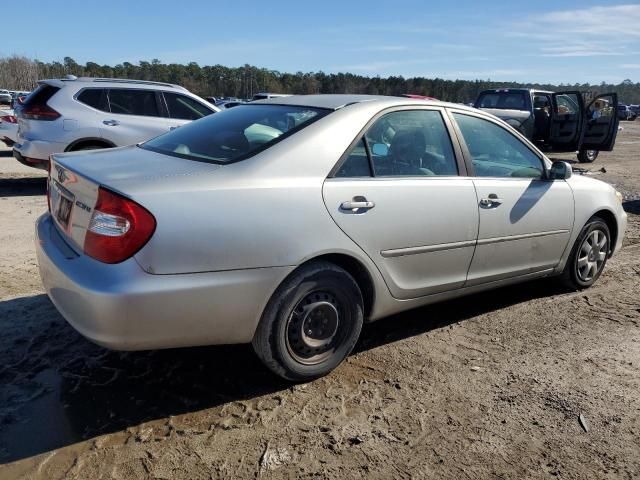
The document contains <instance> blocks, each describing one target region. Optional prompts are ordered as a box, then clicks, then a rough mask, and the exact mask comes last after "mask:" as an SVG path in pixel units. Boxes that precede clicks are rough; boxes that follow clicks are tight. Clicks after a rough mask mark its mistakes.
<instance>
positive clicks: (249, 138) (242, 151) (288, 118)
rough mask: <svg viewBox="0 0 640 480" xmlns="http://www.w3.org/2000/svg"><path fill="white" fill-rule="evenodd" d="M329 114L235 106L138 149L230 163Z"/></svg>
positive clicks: (303, 109) (284, 107)
mask: <svg viewBox="0 0 640 480" xmlns="http://www.w3.org/2000/svg"><path fill="white" fill-rule="evenodd" d="M330 111H331V110H326V109H321V108H311V107H298V106H293V105H268V104H263V105H259V104H258V105H255V104H253V105H238V106H237V107H235V108H232V109H229V110H224V111H222V112H219V113H216V114H215V115H209V116H207V117H206V118H203V119H202V120H200V121H198V122H193V123H189V124H187V125H184V126H182V127H180V128H178V129H175V130H172V131H170V132H169V133H166V134H164V135H160V136H159V137H156V138H154V139H152V140H149V141H148V142H146V143H144V144H143V145H142V148H145V149H147V150H152V151H154V152H158V153H163V154H165V155H172V156H175V157H181V158H187V159H189V160H199V161H202V162H209V163H217V164H225V163H232V162H237V161H238V160H243V159H245V158H248V157H250V156H252V155H255V154H256V153H258V152H260V151H262V150H265V149H267V148H269V147H270V146H272V145H274V144H276V143H278V142H279V141H280V140H282V139H284V138H286V137H288V136H291V135H293V134H295V133H296V132H298V131H299V130H301V129H303V128H305V127H306V126H308V125H310V124H311V123H313V122H315V121H316V120H318V119H320V118H322V117H324V116H325V115H327V114H328V113H329V112H330Z"/></svg>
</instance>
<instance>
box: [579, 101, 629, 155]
mask: <svg viewBox="0 0 640 480" xmlns="http://www.w3.org/2000/svg"><path fill="white" fill-rule="evenodd" d="M617 110H618V95H617V94H615V93H605V94H602V95H598V96H597V97H596V98H594V99H593V100H592V101H591V102H590V103H589V105H588V106H587V108H586V115H585V116H586V119H585V125H584V133H583V135H582V145H581V146H580V148H581V149H582V150H600V151H611V150H613V146H614V144H615V142H616V136H617V135H618V123H619V119H618V115H617Z"/></svg>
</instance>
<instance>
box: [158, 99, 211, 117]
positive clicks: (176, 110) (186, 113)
mask: <svg viewBox="0 0 640 480" xmlns="http://www.w3.org/2000/svg"><path fill="white" fill-rule="evenodd" d="M164 99H165V100H166V102H167V108H168V109H169V117H171V118H178V119H180V120H198V119H199V118H202V117H206V116H207V115H209V114H211V113H213V112H212V111H211V110H209V109H208V108H207V107H205V106H204V105H202V104H201V103H199V102H197V101H195V100H194V99H192V98H189V97H187V96H186V95H179V94H177V93H169V92H164Z"/></svg>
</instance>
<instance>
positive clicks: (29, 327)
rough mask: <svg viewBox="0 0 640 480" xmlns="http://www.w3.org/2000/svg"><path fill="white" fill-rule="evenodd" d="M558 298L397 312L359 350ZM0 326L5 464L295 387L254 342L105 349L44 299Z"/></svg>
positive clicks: (7, 307)
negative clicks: (265, 361) (268, 364)
mask: <svg viewBox="0 0 640 480" xmlns="http://www.w3.org/2000/svg"><path fill="white" fill-rule="evenodd" d="M554 292H557V290H554V289H553V287H551V286H550V285H549V282H548V281H547V282H540V281H539V282H532V283H529V284H527V288H512V287H507V288H503V289H499V290H494V291H491V292H488V293H483V294H482V296H480V295H479V294H478V295H474V296H472V297H469V299H468V300H467V301H465V302H460V301H449V302H444V303H440V304H436V305H432V306H429V307H423V308H419V309H416V310H413V311H409V312H405V313H402V314H399V315H395V316H393V317H389V318H387V319H384V320H380V321H378V322H375V323H372V324H367V325H365V327H364V329H363V332H362V335H361V338H360V341H359V342H358V345H357V346H356V349H355V353H359V352H363V351H366V350H370V349H373V348H376V347H379V346H382V345H386V344H389V343H393V342H396V341H399V340H402V339H404V338H408V337H411V336H415V335H420V334H423V333H426V332H429V331H431V330H434V329H438V328H443V327H446V326H448V325H451V324H453V323H458V322H462V321H464V320H467V319H469V318H472V317H474V316H476V315H479V314H482V313H486V312H491V311H494V310H497V309H500V308H503V307H506V306H509V305H513V304H515V303H519V302H524V301H528V300H531V299H532V298H536V297H540V296H547V295H550V294H553V293H554ZM0 328H2V329H3V335H2V337H1V338H0V365H2V366H1V367H0V385H3V387H2V388H1V389H0V464H2V463H7V462H12V461H15V460H19V459H22V458H26V457H30V456H33V455H37V454H40V453H43V452H47V451H50V450H53V449H56V448H60V447H64V446H67V445H71V444H73V443H76V442H78V441H82V440H85V439H89V438H93V437H96V436H99V435H103V434H108V433H113V432H117V431H121V430H125V429H127V428H128V427H132V426H136V425H139V424H140V423H143V422H145V421H149V420H154V419H163V418H167V417H169V416H172V415H179V414H184V413H190V412H197V411H200V410H204V409H209V408H213V407H216V406H221V405H224V404H228V403H231V402H234V401H241V400H247V399H251V398H255V397H259V396H262V395H267V394H271V393H275V392H278V391H281V390H285V389H287V388H290V387H291V384H290V383H288V382H285V381H283V380H280V379H279V378H278V377H276V376H274V375H273V374H271V373H270V372H269V371H268V370H267V369H266V368H265V367H263V366H262V365H261V364H260V362H259V361H258V359H257V358H256V356H255V355H254V354H253V352H252V351H251V347H250V346H249V345H238V346H219V347H195V348H183V349H172V350H156V351H147V352H115V351H110V350H106V349H103V348H101V347H99V346H97V345H94V344H92V343H90V342H89V341H87V340H86V339H84V338H83V337H81V336H80V335H79V334H78V333H76V332H75V331H74V330H73V329H72V328H71V327H70V326H69V325H68V324H67V323H66V322H65V321H64V319H63V318H62V317H61V316H60V315H59V314H58V312H57V311H56V309H55V307H54V306H53V305H52V304H51V302H50V301H49V299H48V298H47V297H46V295H36V296H32V297H23V298H15V299H11V300H6V301H4V302H0ZM336 374H337V375H339V374H340V373H339V371H338V372H337V373H336Z"/></svg>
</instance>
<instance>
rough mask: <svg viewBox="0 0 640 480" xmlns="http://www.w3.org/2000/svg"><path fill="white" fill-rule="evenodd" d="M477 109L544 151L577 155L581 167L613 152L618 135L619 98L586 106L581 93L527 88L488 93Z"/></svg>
mask: <svg viewBox="0 0 640 480" xmlns="http://www.w3.org/2000/svg"><path fill="white" fill-rule="evenodd" d="M474 106H475V107H476V108H479V109H481V110H484V111H487V112H489V113H492V114H493V115H495V116H496V117H499V118H501V119H502V120H504V121H505V122H507V123H508V124H509V125H511V126H512V127H514V128H515V129H516V130H518V131H519V132H520V133H521V134H522V135H524V136H525V137H527V138H528V139H529V140H531V141H532V142H533V143H535V144H536V146H537V147H539V148H540V149H541V150H543V151H547V152H578V161H579V162H581V163H585V162H586V163H590V162H593V161H594V160H595V159H596V157H597V156H598V152H599V151H610V150H613V145H614V144H615V141H616V135H617V134H618V115H617V107H618V96H617V94H615V93H606V94H602V95H598V96H596V97H595V98H594V99H593V100H591V101H590V102H589V103H588V104H587V105H586V106H585V102H584V100H583V96H582V94H581V92H578V91H569V92H547V91H543V90H534V89H525V88H499V89H495V90H485V91H483V92H481V93H480V95H478V98H477V99H476V102H475V104H474Z"/></svg>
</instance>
